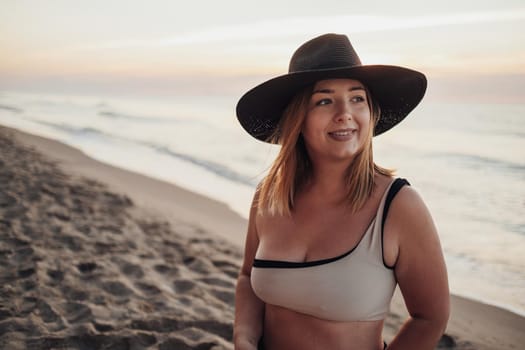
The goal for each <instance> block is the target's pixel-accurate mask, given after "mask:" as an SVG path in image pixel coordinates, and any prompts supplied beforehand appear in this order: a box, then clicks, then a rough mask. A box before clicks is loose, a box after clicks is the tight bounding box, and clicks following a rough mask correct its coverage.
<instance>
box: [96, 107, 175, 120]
mask: <svg viewBox="0 0 525 350" xmlns="http://www.w3.org/2000/svg"><path fill="white" fill-rule="evenodd" d="M98 115H100V116H102V117H106V118H110V119H123V120H130V121H133V122H139V123H177V122H181V120H179V119H174V118H169V119H168V118H155V117H143V116H135V115H129V114H123V113H117V112H113V111H108V110H102V111H99V112H98Z"/></svg>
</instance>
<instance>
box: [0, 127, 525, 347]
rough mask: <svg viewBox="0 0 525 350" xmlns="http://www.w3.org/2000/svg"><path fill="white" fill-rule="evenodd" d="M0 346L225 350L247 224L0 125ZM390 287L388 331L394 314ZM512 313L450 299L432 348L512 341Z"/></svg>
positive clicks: (171, 189) (209, 204)
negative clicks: (437, 341) (445, 320)
mask: <svg viewBox="0 0 525 350" xmlns="http://www.w3.org/2000/svg"><path fill="white" fill-rule="evenodd" d="M0 149H1V152H0V252H1V254H0V259H1V262H0V280H1V284H0V348H1V349H86V350H87V349H215V350H218V349H233V345H232V343H231V340H232V323H233V311H234V310H233V308H234V307H233V305H234V298H235V295H234V286H235V280H236V276H237V273H238V270H239V266H240V262H241V258H242V246H243V239H244V233H245V227H246V220H245V219H243V218H242V217H240V216H239V215H237V214H236V213H234V212H233V211H231V210H230V209H229V208H228V207H227V206H226V205H224V204H222V203H220V202H217V201H214V200H211V199H209V198H206V197H204V196H201V195H198V194H195V193H192V192H189V191H187V190H184V189H182V188H179V187H177V186H174V185H172V184H169V183H167V182H163V181H159V180H155V179H152V178H149V177H147V176H143V175H140V174H137V173H133V172H129V171H126V170H123V169H119V168H116V167H113V166H110V165H107V164H103V163H101V162H98V161H96V160H93V159H91V158H89V157H87V156H86V155H85V154H83V153H82V152H81V151H79V150H76V149H74V148H71V147H69V146H67V145H64V144H62V143H60V142H57V141H54V140H50V139H46V138H41V137H38V136H34V135H29V134H27V133H23V132H20V131H17V130H14V129H9V128H5V127H0ZM406 315H407V314H406V311H405V308H404V305H403V301H402V297H401V296H400V295H399V293H396V296H395V298H394V300H393V302H392V306H391V312H390V315H389V317H388V318H387V320H386V321H385V327H384V337H385V340H386V341H388V340H389V339H391V338H392V337H393V336H394V335H395V332H396V331H397V329H399V327H400V326H401V324H402V323H403V320H404V319H405V318H406ZM523 344H525V318H524V317H521V316H519V315H517V314H514V313H512V312H509V311H506V310H503V309H500V308H497V307H493V306H490V305H485V304H482V303H479V302H476V301H472V300H469V299H466V298H462V297H457V296H453V297H452V314H451V318H450V321H449V325H448V328H447V331H446V334H445V335H444V336H443V337H442V339H441V341H440V344H439V347H438V348H439V349H487V350H488V349H498V350H499V349H501V350H505V349H514V350H518V349H522V348H523V346H524V345H523Z"/></svg>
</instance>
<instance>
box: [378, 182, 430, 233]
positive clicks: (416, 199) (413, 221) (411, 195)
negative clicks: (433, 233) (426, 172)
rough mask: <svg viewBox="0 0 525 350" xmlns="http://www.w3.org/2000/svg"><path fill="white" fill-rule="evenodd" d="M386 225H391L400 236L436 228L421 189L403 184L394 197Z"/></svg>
mask: <svg viewBox="0 0 525 350" xmlns="http://www.w3.org/2000/svg"><path fill="white" fill-rule="evenodd" d="M386 225H390V227H391V228H393V229H394V230H395V231H396V232H397V233H398V234H399V235H400V238H402V236H406V235H408V236H410V237H413V236H414V235H419V234H424V232H426V231H427V230H428V229H429V228H430V229H434V224H433V220H432V216H431V214H430V210H429V209H428V207H427V205H426V204H425V201H424V200H423V198H422V196H421V194H420V193H419V191H418V190H417V189H415V188H414V187H412V186H402V187H401V188H400V189H399V191H398V192H397V194H396V195H395V197H394V198H393V199H392V202H391V204H390V208H389V211H388V217H387V222H386Z"/></svg>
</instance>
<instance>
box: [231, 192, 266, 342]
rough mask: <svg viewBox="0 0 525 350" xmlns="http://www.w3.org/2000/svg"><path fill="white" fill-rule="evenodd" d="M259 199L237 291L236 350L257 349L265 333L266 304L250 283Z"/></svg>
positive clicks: (250, 224)
mask: <svg viewBox="0 0 525 350" xmlns="http://www.w3.org/2000/svg"><path fill="white" fill-rule="evenodd" d="M257 197H258V194H257V193H256V194H255V197H254V200H253V203H252V208H251V210H250V218H249V221H248V233H247V236H246V245H245V249H244V261H243V265H242V267H241V271H240V273H239V278H238V280H237V288H236V291H235V322H234V326H233V341H234V344H235V349H236V350H251V349H257V343H258V341H259V338H260V337H261V335H262V331H263V319H264V303H263V302H262V301H261V300H260V299H259V298H258V297H257V296H256V295H255V294H254V292H253V289H252V286H251V283H250V274H251V269H252V264H253V260H254V258H255V253H256V252H257V247H258V246H259V237H258V234H257V228H256V224H255V221H256V216H257V206H256V205H257V204H256V203H257Z"/></svg>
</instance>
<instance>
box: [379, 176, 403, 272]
mask: <svg viewBox="0 0 525 350" xmlns="http://www.w3.org/2000/svg"><path fill="white" fill-rule="evenodd" d="M405 185H407V186H410V183H409V182H408V181H407V180H406V179H403V178H397V179H395V180H394V182H393V183H392V186H390V189H389V190H388V193H387V195H386V199H385V205H384V207H383V218H382V220H381V250H383V238H384V237H383V236H384V232H383V230H384V228H385V221H386V217H387V215H388V209H389V208H390V204H391V203H392V200H394V197H395V196H396V194H397V193H398V192H399V190H400V189H401V187H403V186H405ZM382 255H383V265H385V267H386V268H388V269H393V268H394V267H395V266H388V265H387V264H386V263H385V254H384V252H382Z"/></svg>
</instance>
